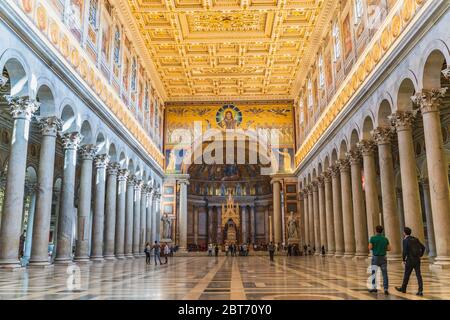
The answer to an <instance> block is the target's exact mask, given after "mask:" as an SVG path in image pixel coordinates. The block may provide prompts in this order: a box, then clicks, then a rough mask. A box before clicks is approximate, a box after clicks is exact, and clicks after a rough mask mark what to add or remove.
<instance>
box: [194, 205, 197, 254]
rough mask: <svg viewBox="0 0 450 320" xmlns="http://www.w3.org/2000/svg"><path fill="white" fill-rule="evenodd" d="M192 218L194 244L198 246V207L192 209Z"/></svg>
mask: <svg viewBox="0 0 450 320" xmlns="http://www.w3.org/2000/svg"><path fill="white" fill-rule="evenodd" d="M193 210H194V212H193V216H194V244H195V245H198V207H197V206H194V208H193Z"/></svg>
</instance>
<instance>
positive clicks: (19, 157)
mask: <svg viewBox="0 0 450 320" xmlns="http://www.w3.org/2000/svg"><path fill="white" fill-rule="evenodd" d="M6 99H7V101H8V104H9V109H10V113H11V116H12V118H13V121H14V125H13V126H14V127H13V132H12V138H11V146H10V150H9V159H8V172H7V178H6V190H5V197H4V201H3V212H2V224H1V229H0V268H7V269H16V268H20V267H21V264H20V261H19V243H20V234H21V231H22V230H21V227H22V213H23V199H24V191H25V173H26V162H27V150H28V136H29V131H30V120H31V116H32V115H33V113H34V112H36V111H37V110H38V108H39V104H38V103H37V102H35V101H34V100H31V99H29V98H28V97H11V96H6Z"/></svg>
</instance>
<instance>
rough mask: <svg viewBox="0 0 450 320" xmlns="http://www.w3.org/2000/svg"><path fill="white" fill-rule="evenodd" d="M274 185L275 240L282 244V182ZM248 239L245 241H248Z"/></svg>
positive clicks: (274, 181) (276, 181) (276, 182)
mask: <svg viewBox="0 0 450 320" xmlns="http://www.w3.org/2000/svg"><path fill="white" fill-rule="evenodd" d="M272 185H273V238H274V243H275V244H277V243H281V242H282V235H281V223H282V222H281V182H280V181H279V180H272ZM246 240H247V239H245V241H246Z"/></svg>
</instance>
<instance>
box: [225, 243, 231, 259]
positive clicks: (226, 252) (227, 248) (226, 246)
mask: <svg viewBox="0 0 450 320" xmlns="http://www.w3.org/2000/svg"><path fill="white" fill-rule="evenodd" d="M229 249H230V247H229V246H228V244H226V245H225V255H226V256H227V257H228V250H229Z"/></svg>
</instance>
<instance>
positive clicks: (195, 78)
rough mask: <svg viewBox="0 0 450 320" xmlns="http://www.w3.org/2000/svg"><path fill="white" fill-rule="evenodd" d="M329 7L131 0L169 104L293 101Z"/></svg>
mask: <svg viewBox="0 0 450 320" xmlns="http://www.w3.org/2000/svg"><path fill="white" fill-rule="evenodd" d="M336 2H338V1H331V0H128V4H129V9H130V12H131V15H132V16H133V18H134V19H135V22H136V24H137V27H138V29H139V33H140V36H141V37H142V38H143V42H144V45H145V47H146V49H147V50H148V52H149V56H150V58H151V60H152V63H153V65H154V66H155V69H156V71H157V73H158V75H159V78H160V80H161V81H162V84H163V86H164V89H165V91H166V94H167V100H168V101H184V100H192V99H193V97H195V99H198V100H218V99H229V98H243V99H292V98H294V95H295V93H296V92H295V90H296V84H297V83H299V78H301V76H302V75H304V74H305V73H306V70H305V68H306V67H307V66H308V65H309V61H310V59H311V58H312V57H313V55H314V54H315V51H316V49H317V47H316V45H317V44H318V42H319V40H320V39H321V37H322V35H323V31H324V28H327V27H329V19H330V18H331V11H332V4H335V3H336Z"/></svg>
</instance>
